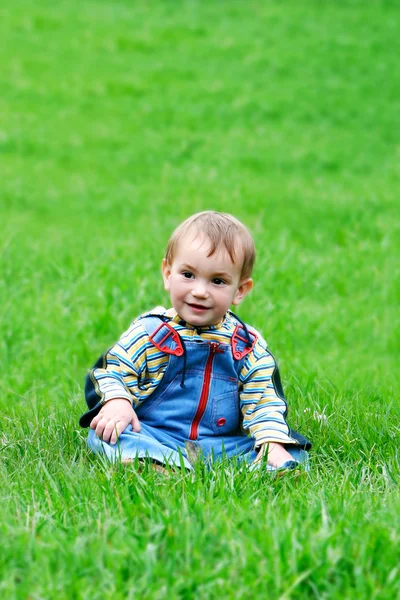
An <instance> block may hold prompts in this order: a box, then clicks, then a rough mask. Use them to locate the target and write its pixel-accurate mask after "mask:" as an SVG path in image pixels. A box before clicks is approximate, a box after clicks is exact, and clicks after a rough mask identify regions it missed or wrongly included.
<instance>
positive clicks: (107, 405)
mask: <svg viewBox="0 0 400 600" xmlns="http://www.w3.org/2000/svg"><path fill="white" fill-rule="evenodd" d="M147 340H148V336H147V335H146V334H145V333H144V332H143V329H141V328H140V327H138V326H136V325H134V326H133V327H132V328H131V329H129V330H128V331H127V332H126V333H125V334H123V336H122V337H121V338H120V340H119V341H118V343H117V344H115V345H114V346H113V347H112V348H111V349H110V350H109V351H108V352H107V353H106V354H105V355H104V356H103V357H101V359H99V360H98V361H97V363H96V365H95V366H94V368H93V369H92V370H91V371H90V372H89V374H88V377H87V381H86V386H85V395H86V401H87V404H88V406H89V408H90V409H91V410H90V411H89V412H88V413H86V414H85V415H83V417H82V418H81V421H80V423H81V425H82V426H84V427H87V426H88V425H90V427H91V428H92V429H94V430H95V431H96V434H97V435H98V436H99V437H100V438H102V439H103V440H104V441H105V442H110V441H111V443H115V442H116V439H117V436H118V435H119V434H120V433H122V431H123V430H124V429H125V428H126V427H127V426H128V425H129V424H131V425H132V428H133V429H134V430H135V431H139V429H140V425H139V421H138V418H137V416H136V414H135V412H134V410H133V408H132V403H135V404H137V403H138V402H139V399H140V396H139V386H138V382H139V378H140V375H141V374H142V372H143V371H144V370H145V367H146V351H145V350H146V341H147Z"/></svg>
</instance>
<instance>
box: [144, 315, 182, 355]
mask: <svg viewBox="0 0 400 600" xmlns="http://www.w3.org/2000/svg"><path fill="white" fill-rule="evenodd" d="M164 327H166V328H167V329H168V331H167V333H166V334H165V335H164V337H163V338H162V339H161V340H160V341H159V342H156V340H155V339H154V338H155V336H156V335H157V333H158V332H159V331H160V330H161V329H163V328H164ZM171 337H172V340H171V339H170V340H169V343H171V342H172V341H173V342H175V344H176V348H174V349H172V348H171V347H170V346H168V345H167V344H166V343H165V342H166V340H168V339H169V338H171ZM150 341H151V343H152V344H154V346H155V347H156V348H158V349H159V350H161V352H165V353H166V354H173V355H174V356H182V354H183V352H184V350H183V346H182V342H181V338H180V336H179V333H178V332H177V331H176V330H175V329H174V328H173V327H171V325H170V324H169V323H161V325H160V326H159V327H157V329H156V330H155V331H154V332H153V333H152V334H151V336H150Z"/></svg>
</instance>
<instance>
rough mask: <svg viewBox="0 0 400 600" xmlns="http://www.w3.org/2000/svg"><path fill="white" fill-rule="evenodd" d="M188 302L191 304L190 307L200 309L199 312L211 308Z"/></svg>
mask: <svg viewBox="0 0 400 600" xmlns="http://www.w3.org/2000/svg"><path fill="white" fill-rule="evenodd" d="M186 304H187V305H188V306H189V308H191V309H192V310H195V311H199V312H204V311H206V310H208V309H209V307H208V306H203V305H202V304H192V303H191V302H186Z"/></svg>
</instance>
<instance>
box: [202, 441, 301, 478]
mask: <svg viewBox="0 0 400 600" xmlns="http://www.w3.org/2000/svg"><path fill="white" fill-rule="evenodd" d="M198 443H199V445H200V447H201V450H202V455H203V457H204V459H205V460H206V461H207V462H211V463H213V462H218V461H220V460H222V459H223V458H232V457H236V458H237V460H238V461H240V462H245V463H247V464H250V465H251V464H252V463H253V462H254V460H255V459H256V457H257V452H256V451H255V449H254V439H253V438H251V437H248V436H232V437H226V438H222V437H221V438H220V437H209V438H204V439H203V440H199V442H198ZM286 450H287V451H288V452H289V454H290V455H291V456H292V458H293V461H290V464H288V463H289V461H288V463H285V464H284V465H282V467H280V468H295V467H296V466H297V465H299V464H302V465H304V466H305V469H306V470H307V471H308V470H309V468H310V466H309V455H308V452H306V451H305V450H302V449H300V448H297V447H296V446H292V445H288V446H286ZM260 464H261V463H256V464H255V465H254V467H255V468H259V466H260ZM266 469H267V470H268V471H276V470H277V469H276V468H275V467H272V466H271V465H266Z"/></svg>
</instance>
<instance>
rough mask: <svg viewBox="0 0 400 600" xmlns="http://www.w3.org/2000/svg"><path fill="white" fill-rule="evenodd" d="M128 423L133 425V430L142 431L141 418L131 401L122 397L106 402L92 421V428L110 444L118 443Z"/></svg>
mask: <svg viewBox="0 0 400 600" xmlns="http://www.w3.org/2000/svg"><path fill="white" fill-rule="evenodd" d="M128 425H132V429H133V431H140V423H139V419H138V418H137V416H136V413H135V411H134V410H133V408H132V405H131V403H130V402H129V400H123V399H122V398H121V399H115V400H109V401H108V402H106V404H105V405H104V406H103V408H102V409H101V410H100V412H99V413H98V414H97V415H96V416H95V417H94V418H93V419H92V420H91V422H90V428H91V429H94V430H95V431H96V435H97V436H98V437H99V438H100V439H102V440H103V442H107V443H109V444H116V443H117V439H118V437H119V436H120V435H121V433H122V432H123V431H124V430H125V429H126V428H127V427H128Z"/></svg>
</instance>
